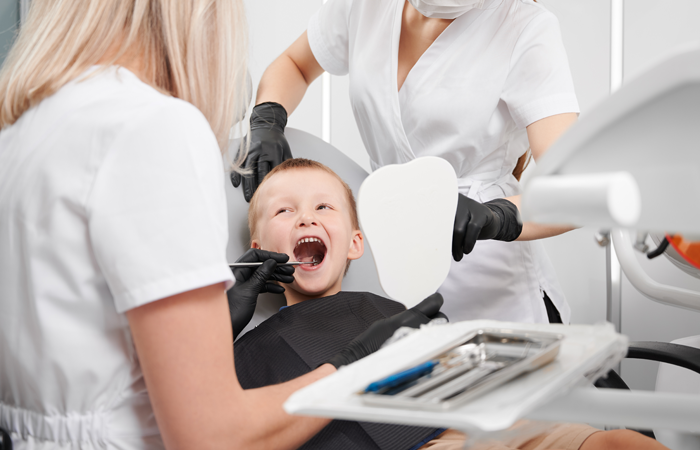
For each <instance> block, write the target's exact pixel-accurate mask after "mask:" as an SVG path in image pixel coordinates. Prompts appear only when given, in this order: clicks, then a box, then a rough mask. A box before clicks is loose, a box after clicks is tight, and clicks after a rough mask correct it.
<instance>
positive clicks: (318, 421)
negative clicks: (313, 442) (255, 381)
mask: <svg viewBox="0 0 700 450" xmlns="http://www.w3.org/2000/svg"><path fill="white" fill-rule="evenodd" d="M335 370H336V369H335V367H333V366H332V365H330V364H324V365H322V366H321V367H319V368H318V369H316V370H314V371H313V372H310V373H308V374H306V375H303V376H301V377H299V378H296V379H294V380H291V381H288V382H286V383H282V384H278V385H274V386H266V387H264V388H259V389H250V390H247V391H243V393H244V394H245V397H246V399H245V403H246V406H247V407H246V408H245V409H246V411H248V417H247V420H248V421H249V423H250V426H251V428H249V430H251V431H252V430H255V431H254V432H252V433H250V436H249V440H248V442H247V443H246V444H245V448H250V449H268V448H275V449H294V448H297V447H299V446H300V445H302V444H303V443H304V442H306V441H308V440H309V439H310V438H311V437H313V436H314V435H315V434H316V433H318V432H319V431H321V429H322V428H323V427H325V426H326V425H328V423H329V422H330V419H322V418H316V417H305V416H292V415H289V414H287V413H286V412H285V411H284V409H283V408H282V404H283V403H284V402H285V401H286V400H287V398H289V396H290V395H291V394H292V393H294V392H295V391H297V390H299V389H301V388H302V387H304V386H307V385H309V384H311V383H313V382H314V381H317V380H319V379H321V378H323V377H325V376H327V375H330V374H331V373H333V372H335ZM261 424H264V425H263V426H260V425H261Z"/></svg>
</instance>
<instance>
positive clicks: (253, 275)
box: [226, 248, 294, 339]
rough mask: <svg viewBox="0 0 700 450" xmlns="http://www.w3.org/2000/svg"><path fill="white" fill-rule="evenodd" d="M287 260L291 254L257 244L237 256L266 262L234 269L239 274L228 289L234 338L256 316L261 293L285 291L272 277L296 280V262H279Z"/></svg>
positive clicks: (236, 274)
mask: <svg viewBox="0 0 700 450" xmlns="http://www.w3.org/2000/svg"><path fill="white" fill-rule="evenodd" d="M287 261H289V256H287V255H285V254H284V253H275V252H267V251H265V250H258V249H254V248H251V249H249V250H248V251H247V252H245V253H244V254H243V256H241V257H240V258H238V259H237V260H236V262H263V265H262V266H257V267H235V268H232V269H231V271H232V272H233V276H234V277H235V278H236V284H234V285H233V287H232V288H231V289H229V290H228V292H226V296H227V297H228V308H229V311H230V314H231V327H232V328H233V338H234V339H235V338H236V336H238V333H240V332H241V331H243V328H245V326H246V325H248V322H250V319H252V318H253V313H254V312H255V305H256V304H257V303H258V295H259V294H262V293H264V292H271V293H273V294H281V293H283V292H284V288H283V287H282V286H280V285H278V284H275V283H271V281H272V280H275V281H279V282H281V283H292V282H293V281H294V277H293V274H294V266H278V265H277V263H285V262H287Z"/></svg>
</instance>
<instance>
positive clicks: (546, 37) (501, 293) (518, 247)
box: [308, 0, 579, 323]
mask: <svg viewBox="0 0 700 450" xmlns="http://www.w3.org/2000/svg"><path fill="white" fill-rule="evenodd" d="M403 7H404V0H330V1H329V2H328V3H326V4H325V5H324V6H323V8H322V9H321V10H320V11H319V12H318V13H317V14H316V15H314V16H313V17H312V18H311V20H310V21H309V27H308V39H309V44H310V46H311V50H312V52H313V54H314V56H315V57H316V59H317V61H318V62H319V64H320V65H321V66H322V67H323V68H324V69H325V70H326V71H328V72H330V73H331V74H335V75H344V74H347V73H349V74H350V100H351V103H352V107H353V111H354V114H355V119H356V121H357V124H358V127H359V130H360V133H361V135H362V139H363V142H364V144H365V148H366V149H367V152H368V153H369V155H370V158H371V164H372V167H373V168H377V167H381V166H384V165H387V164H400V163H405V162H407V161H410V160H412V159H414V158H416V157H419V156H428V155H432V156H439V157H442V158H445V159H446V160H447V161H448V162H450V164H452V166H453V167H454V169H455V172H456V173H457V177H458V178H459V191H460V192H461V193H462V194H464V195H467V196H469V197H471V198H474V199H476V200H479V201H481V202H485V201H489V200H492V199H494V198H499V197H508V196H512V195H516V194H518V193H520V185H519V183H518V181H517V180H516V179H515V178H514V177H513V175H512V171H513V168H514V167H515V164H516V162H517V160H518V158H519V157H520V156H521V155H522V154H523V153H525V151H526V150H527V148H528V141H527V134H526V130H525V127H526V126H527V125H529V124H531V123H533V122H535V121H537V120H539V119H542V118H545V117H548V116H551V115H554V114H560V113H568V112H578V111H579V109H578V103H577V101H576V96H575V93H574V88H573V82H572V79H571V74H570V71H569V67H568V60H567V57H566V53H565V51H564V48H563V45H562V42H561V34H560V31H559V25H558V21H557V19H556V17H555V16H554V15H553V14H551V13H550V12H548V11H547V10H545V9H544V8H543V7H542V6H540V5H538V4H536V3H534V2H533V1H532V0H486V1H485V5H484V7H483V9H474V10H471V11H469V12H467V13H465V14H463V15H461V16H459V17H458V18H457V19H455V20H454V21H453V22H452V23H451V24H450V25H449V26H448V27H447V29H445V31H443V33H442V34H441V35H440V36H439V37H438V38H437V39H436V40H435V42H434V43H433V44H432V45H431V46H430V48H428V49H427V50H426V51H425V53H424V54H423V55H422V56H421V58H420V59H419V60H418V62H417V63H416V64H415V66H414V67H413V68H412V69H411V71H410V72H409V74H408V76H407V77H406V80H405V82H404V84H403V85H402V87H401V90H400V91H398V90H397V62H398V47H399V37H400V33H401V18H402V11H403ZM416 182H418V183H420V180H416ZM543 291H544V292H547V294H548V295H549V297H550V298H551V299H552V301H553V303H554V304H555V305H556V307H557V309H558V310H559V312H560V314H561V316H562V319H563V320H564V322H565V323H567V322H568V320H569V316H570V310H569V307H568V305H567V304H566V300H565V299H564V296H563V294H562V292H561V288H560V287H559V285H558V282H557V281H556V276H555V273H554V270H553V268H552V266H551V263H550V262H549V261H548V259H547V256H546V254H545V252H544V249H543V247H542V244H541V243H540V242H536V241H535V242H512V243H506V242H498V241H479V242H478V243H477V244H476V246H475V249H474V251H473V252H472V253H471V254H469V255H466V256H465V257H464V258H463V259H462V261H461V262H459V263H457V262H453V266H452V269H451V271H450V275H449V277H448V279H447V281H446V282H445V283H444V285H443V286H442V287H441V288H440V292H441V293H442V294H443V295H444V297H445V306H444V307H443V311H445V313H446V314H447V315H448V316H449V317H450V319H451V320H453V321H456V320H466V319H479V318H489V319H500V320H509V321H521V322H547V314H546V310H545V307H544V303H543V300H542V296H543Z"/></svg>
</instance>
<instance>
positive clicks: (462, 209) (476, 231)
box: [452, 194, 523, 261]
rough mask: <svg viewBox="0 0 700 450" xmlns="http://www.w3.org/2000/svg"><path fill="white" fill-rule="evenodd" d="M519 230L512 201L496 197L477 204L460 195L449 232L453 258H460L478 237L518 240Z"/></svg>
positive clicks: (519, 225)
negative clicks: (450, 233)
mask: <svg viewBox="0 0 700 450" xmlns="http://www.w3.org/2000/svg"><path fill="white" fill-rule="evenodd" d="M522 231H523V224H522V221H521V220H520V214H519V213H518V207H517V206H515V205H514V204H513V203H512V202H510V201H508V200H506V199H504V198H498V199H495V200H491V201H490V202H486V203H479V202H477V201H475V200H472V199H470V198H469V197H466V196H464V195H462V194H459V199H458V201H457V214H456V215H455V225H454V230H453V232H452V257H453V258H454V260H455V261H461V260H462V256H464V255H466V254H467V253H470V252H471V251H472V250H473V249H474V244H476V241H477V240H482V239H495V240H498V241H507V242H510V241H514V240H515V239H517V238H518V236H520V233H521V232H522Z"/></svg>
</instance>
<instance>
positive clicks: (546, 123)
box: [507, 113, 578, 241]
mask: <svg viewBox="0 0 700 450" xmlns="http://www.w3.org/2000/svg"><path fill="white" fill-rule="evenodd" d="M577 117H578V115H577V114H575V113H565V114H557V115H554V116H549V117H545V118H544V119H541V120H538V121H537V122H533V123H531V124H530V125H528V126H527V138H528V140H529V141H530V149H531V150H532V157H533V158H534V159H535V162H537V161H539V159H540V158H541V157H542V155H544V154H545V153H546V152H547V150H548V149H549V147H550V146H551V145H552V144H553V143H554V142H555V141H556V140H557V139H559V137H560V136H561V135H562V134H564V132H565V131H566V130H567V129H568V128H569V127H570V126H571V125H573V124H574V122H576V119H577ZM507 200H510V201H511V202H513V203H514V204H515V205H516V206H517V207H518V209H520V195H515V196H513V197H508V198H507ZM573 229H574V228H573V227H570V226H560V225H543V224H538V223H533V222H525V223H524V224H523V231H522V233H520V236H519V237H518V238H517V239H516V240H518V241H531V240H534V239H543V238H547V237H552V236H557V235H559V234H562V233H566V232H567V231H571V230H573Z"/></svg>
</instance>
